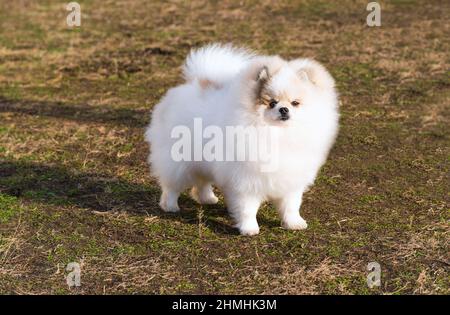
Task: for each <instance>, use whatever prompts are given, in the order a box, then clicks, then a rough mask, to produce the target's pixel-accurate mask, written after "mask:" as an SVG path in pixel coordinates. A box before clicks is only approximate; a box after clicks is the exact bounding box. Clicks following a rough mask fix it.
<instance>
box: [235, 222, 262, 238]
mask: <svg viewBox="0 0 450 315" xmlns="http://www.w3.org/2000/svg"><path fill="white" fill-rule="evenodd" d="M236 227H237V228H238V229H239V233H241V235H246V236H252V235H256V234H259V226H258V223H256V222H245V223H242V224H239V225H236Z"/></svg>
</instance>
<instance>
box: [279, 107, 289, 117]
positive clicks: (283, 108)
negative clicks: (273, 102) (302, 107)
mask: <svg viewBox="0 0 450 315" xmlns="http://www.w3.org/2000/svg"><path fill="white" fill-rule="evenodd" d="M279 111H280V114H281V115H287V114H288V113H289V108H287V107H281V108H280V109H279Z"/></svg>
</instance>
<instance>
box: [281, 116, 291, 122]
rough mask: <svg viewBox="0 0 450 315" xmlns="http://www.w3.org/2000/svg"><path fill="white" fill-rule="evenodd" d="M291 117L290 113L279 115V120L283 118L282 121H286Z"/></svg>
mask: <svg viewBox="0 0 450 315" xmlns="http://www.w3.org/2000/svg"><path fill="white" fill-rule="evenodd" d="M288 119H289V115H281V116H280V117H279V120H281V121H286V120H288Z"/></svg>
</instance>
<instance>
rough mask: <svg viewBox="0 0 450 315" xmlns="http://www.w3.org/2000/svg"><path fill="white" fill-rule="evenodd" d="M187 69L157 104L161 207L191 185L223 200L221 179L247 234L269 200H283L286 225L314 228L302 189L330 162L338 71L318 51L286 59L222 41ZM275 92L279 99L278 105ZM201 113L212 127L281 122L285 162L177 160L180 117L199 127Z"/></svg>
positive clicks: (154, 129) (279, 203)
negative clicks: (269, 166)
mask: <svg viewBox="0 0 450 315" xmlns="http://www.w3.org/2000/svg"><path fill="white" fill-rule="evenodd" d="M184 76H185V78H186V82H185V83H184V84H181V85H179V86H177V87H175V88H172V89H170V90H169V91H168V92H167V94H166V95H165V96H164V98H163V99H162V100H161V102H160V103H159V104H157V105H156V106H155V108H154V110H153V114H152V120H151V123H150V125H149V127H148V129H147V132H146V140H147V141H148V142H149V143H150V145H151V153H150V155H149V163H150V164H151V169H152V173H153V175H154V176H155V177H156V178H157V179H158V181H159V183H160V185H161V188H162V195H161V200H160V206H161V208H162V209H163V210H164V211H169V212H176V211H179V206H178V197H179V195H180V193H181V192H182V191H184V190H185V189H187V188H192V190H191V195H192V197H193V198H194V199H195V200H197V201H198V202H199V203H202V204H213V203H216V202H217V197H216V196H215V195H214V192H213V188H212V185H215V186H216V187H218V188H219V189H220V190H221V191H222V192H223V194H224V198H225V202H226V204H227V208H228V211H229V213H230V214H231V215H232V217H233V218H234V220H235V222H236V227H237V228H238V229H239V231H240V233H241V234H243V235H254V234H257V233H259V226H258V223H257V220H256V214H257V211H258V208H259V207H260V205H261V203H262V202H264V201H266V200H268V201H271V202H273V203H274V205H275V206H276V208H277V210H278V212H279V214H280V218H281V222H282V226H283V227H284V228H286V229H294V230H299V229H304V228H306V227H307V224H306V222H305V220H304V219H303V218H302V217H301V216H300V205H301V202H302V195H303V192H304V191H305V190H306V189H307V188H308V186H310V185H311V184H312V183H313V182H314V179H315V177H316V175H317V172H318V171H319V169H320V167H321V166H322V164H323V163H324V162H325V160H326V157H327V155H328V152H329V150H330V148H331V146H332V144H333V142H334V139H335V136H336V133H337V129H338V106H337V93H336V92H335V88H334V80H333V78H332V77H331V76H330V74H329V73H328V72H327V71H326V70H325V68H324V67H323V66H321V65H320V64H319V63H317V62H316V61H313V60H310V59H296V60H292V61H286V60H283V59H281V58H280V57H278V56H259V55H256V54H254V53H251V52H249V51H247V50H244V49H239V48H234V47H232V46H230V45H226V46H222V45H218V44H214V45H209V46H206V47H203V48H200V49H198V50H194V51H192V52H191V53H190V54H189V56H188V57H187V60H186V63H185V65H184ZM273 100H275V101H277V103H276V104H275V105H274V103H272V105H274V106H273V108H271V106H270V105H268V104H269V103H270V102H271V101H273ZM294 101H296V102H298V103H299V104H298V105H295V104H296V103H293V102H294ZM293 104H294V105H293ZM281 107H285V108H287V109H288V110H289V119H287V120H281V116H280V115H281V114H280V108H281ZM195 117H201V118H202V119H203V126H204V127H205V126H207V125H216V126H219V127H221V128H225V126H256V127H257V126H267V125H269V126H275V127H276V128H278V131H279V133H280V135H281V136H280V137H279V143H278V147H279V154H278V157H279V159H280V160H279V167H278V169H277V170H276V171H275V172H262V171H261V168H260V167H259V165H258V162H249V161H241V162H220V161H212V162H207V161H196V162H195V161H192V162H188V161H186V162H185V161H182V162H175V161H174V160H173V159H172V157H171V147H172V145H173V143H174V141H175V139H172V138H171V131H172V129H173V128H174V127H175V126H178V125H185V126H189V127H190V128H192V126H193V119H194V118H195Z"/></svg>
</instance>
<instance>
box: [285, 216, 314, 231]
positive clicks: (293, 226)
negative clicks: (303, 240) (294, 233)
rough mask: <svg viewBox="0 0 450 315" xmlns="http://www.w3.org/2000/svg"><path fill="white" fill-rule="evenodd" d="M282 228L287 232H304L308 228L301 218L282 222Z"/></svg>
mask: <svg viewBox="0 0 450 315" xmlns="http://www.w3.org/2000/svg"><path fill="white" fill-rule="evenodd" d="M282 227H283V228H285V229H287V230H304V229H306V228H307V227H308V224H307V223H306V221H305V220H303V218H302V217H296V218H293V219H289V220H284V221H283V223H282Z"/></svg>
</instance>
